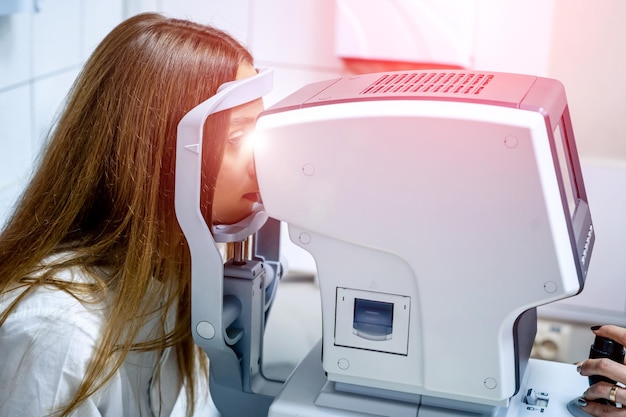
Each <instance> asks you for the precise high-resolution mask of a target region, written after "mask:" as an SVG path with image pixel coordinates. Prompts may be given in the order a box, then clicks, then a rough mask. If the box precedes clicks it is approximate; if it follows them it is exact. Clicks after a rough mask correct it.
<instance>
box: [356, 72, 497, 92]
mask: <svg viewBox="0 0 626 417" xmlns="http://www.w3.org/2000/svg"><path fill="white" fill-rule="evenodd" d="M493 77H494V75H492V74H473V73H459V72H430V73H428V72H425V73H424V72H422V73H404V74H403V73H397V74H387V75H383V76H381V77H380V78H379V79H378V80H376V81H375V82H374V83H372V84H371V85H369V86H368V87H367V88H365V89H364V90H363V91H361V92H360V94H403V93H431V94H432V93H438V94H461V95H463V94H480V92H481V91H482V90H483V88H485V86H486V85H487V84H489V82H490V81H491V80H492V79H493Z"/></svg>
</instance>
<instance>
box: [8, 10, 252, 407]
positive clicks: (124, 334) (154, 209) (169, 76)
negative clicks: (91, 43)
mask: <svg viewBox="0 0 626 417" xmlns="http://www.w3.org/2000/svg"><path fill="white" fill-rule="evenodd" d="M241 63H248V64H252V57H251V56H250V54H249V52H248V51H247V50H246V49H245V48H244V47H242V46H241V45H240V44H239V43H238V42H237V41H235V40H234V39H233V38H232V37H230V36H228V35H227V34H225V33H224V32H222V31H219V30H216V29H214V28H211V27H207V26H204V25H199V24H195V23H191V22H188V21H182V20H176V19H169V18H165V17H163V16H160V15H158V14H141V15H137V16H134V17H131V18H130V19H128V20H126V21H124V22H122V23H121V24H120V25H119V26H117V27H116V28H115V29H114V30H113V31H112V32H111V33H110V34H109V35H108V36H107V37H106V38H105V39H104V40H103V41H102V43H101V44H100V45H99V46H98V47H97V48H96V49H95V51H94V53H93V54H92V56H91V57H90V58H89V60H88V61H87V63H86V64H85V67H84V69H83V71H82V72H81V75H80V76H79V77H78V79H77V80H76V82H75V84H74V86H73V87H72V90H71V91H70V94H69V96H68V100H67V103H66V106H65V109H64V111H63V112H62V113H61V116H60V118H59V120H58V122H57V124H56V127H55V128H54V129H53V130H52V131H51V134H50V137H49V142H48V145H47V149H46V151H45V153H44V154H43V156H42V158H41V161H40V163H39V168H38V170H37V171H36V173H35V174H34V176H33V178H32V180H31V182H30V183H29V185H28V187H27V188H26V190H25V192H24V194H23V196H22V198H21V199H20V201H19V203H18V205H17V207H16V210H15V212H14V214H13V215H12V217H11V218H10V219H9V220H8V223H7V225H6V227H5V229H4V231H3V233H2V235H1V236H0V292H2V293H4V292H7V291H11V290H13V289H22V290H23V292H22V293H21V295H20V296H19V297H18V298H17V299H16V301H15V303H13V304H12V305H11V307H10V308H9V309H8V310H6V311H3V312H0V326H1V325H2V323H4V321H5V320H6V319H7V317H8V316H9V315H10V313H11V311H12V310H14V308H15V307H16V305H17V304H18V303H19V302H20V300H21V299H23V297H25V296H27V295H28V294H29V293H30V291H32V290H33V289H35V288H37V287H38V286H41V285H53V286H56V287H57V288H59V289H61V290H64V291H67V292H69V293H70V294H72V295H73V296H74V297H76V298H77V299H79V300H81V301H82V302H85V303H89V302H102V301H104V300H106V301H107V303H108V305H109V306H110V310H108V316H107V318H106V324H105V327H104V329H103V334H102V339H101V340H100V341H99V344H98V347H97V351H96V352H95V354H94V357H93V358H92V361H91V363H90V364H89V367H88V369H87V373H86V375H85V378H84V380H83V382H82V384H81V386H80V387H79V389H78V391H77V392H76V394H75V396H74V398H73V399H72V400H71V402H70V403H69V404H67V407H66V408H65V409H64V410H62V412H61V414H60V415H62V416H66V415H68V414H70V413H71V412H72V411H74V410H76V409H77V407H79V406H80V404H81V403H82V402H83V401H84V400H85V399H86V398H88V397H89V396H90V395H91V394H93V393H94V392H95V391H97V390H98V389H100V388H101V387H102V386H103V385H104V384H105V383H106V382H107V381H108V380H110V378H111V377H112V375H114V373H115V372H116V371H117V370H118V369H119V368H120V366H122V364H123V362H124V360H125V358H126V356H127V355H128V353H129V352H131V351H151V350H153V351H156V352H158V354H159V355H160V354H162V353H163V350H164V349H165V348H167V347H170V346H174V347H175V349H176V353H177V359H178V369H179V372H180V376H181V378H182V380H183V381H184V382H185V386H186V388H187V399H188V403H189V404H190V405H191V406H192V405H193V404H194V400H195V397H197V395H199V393H197V392H195V390H194V387H195V382H196V380H195V377H194V375H196V374H198V369H200V370H202V371H203V372H201V374H202V375H203V377H205V378H206V370H207V361H206V357H205V356H204V355H203V354H200V353H199V351H198V350H197V347H195V345H194V343H193V340H192V337H191V333H190V329H189V327H190V314H191V313H190V299H191V297H190V270H191V268H190V254H189V248H188V246H187V243H186V241H185V238H184V236H183V234H182V231H181V229H180V227H179V225H178V223H177V221H176V217H175V212H174V170H175V150H176V129H177V124H178V122H179V121H180V119H181V118H182V117H183V115H184V114H185V113H186V112H188V111H189V110H191V109H192V108H193V107H194V106H196V105H197V104H199V103H200V102H202V101H203V100H205V99H207V98H208V97H210V96H212V95H213V94H215V92H216V90H217V88H218V87H219V85H221V84H222V83H224V82H226V81H231V80H234V79H235V77H236V74H237V69H238V66H239V65H240V64H241ZM228 117H229V114H228V112H221V113H219V114H216V115H213V116H211V117H210V118H209V120H208V121H207V124H206V126H205V129H204V130H205V131H204V135H205V136H204V137H205V139H204V146H203V161H204V163H203V165H204V168H203V169H204V172H203V175H204V176H203V186H202V200H203V207H202V211H203V213H204V216H205V218H206V220H207V222H208V223H209V224H210V222H211V212H212V207H211V206H212V201H213V188H214V184H215V181H216V177H217V172H218V170H219V167H220V162H221V160H222V156H223V152H224V148H223V146H224V142H225V139H226V138H225V136H226V131H227V128H228ZM61 253H69V254H71V256H70V257H66V256H63V257H58V256H57V257H55V256H54V255H56V254H61ZM45 259H47V260H49V262H47V264H46V265H45V267H44V266H42V260H45ZM65 268H80V269H82V270H83V271H84V272H85V273H87V274H89V276H90V277H93V282H90V283H87V284H86V283H82V284H79V283H71V282H67V281H64V280H59V279H55V276H56V275H57V273H58V271H59V270H61V269H65ZM216 279H219V278H218V277H216ZM155 282H159V284H158V285H155ZM147 294H152V295H151V296H150V297H152V296H155V297H157V299H154V298H149V299H147V298H148V295H147ZM155 314H156V315H158V317H159V319H160V320H161V323H162V324H163V326H162V332H161V334H158V335H157V336H156V337H154V338H150V339H147V340H138V336H139V332H140V330H141V328H142V327H143V326H144V325H145V324H146V322H147V320H149V319H150V317H152V318H154V316H155ZM167 315H174V316H175V317H176V320H175V326H174V328H173V329H171V330H167V329H166V327H165V319H166V316H167ZM192 412H193V410H192V409H190V410H188V413H189V414H191V413H192Z"/></svg>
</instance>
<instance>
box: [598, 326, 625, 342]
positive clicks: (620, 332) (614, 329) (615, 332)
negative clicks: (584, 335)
mask: <svg viewBox="0 0 626 417" xmlns="http://www.w3.org/2000/svg"><path fill="white" fill-rule="evenodd" d="M592 331H593V333H594V334H596V335H598V336H602V337H608V338H609V339H613V340H615V341H616V342H618V343H620V344H622V345H626V328H624V327H620V326H614V325H612V324H605V325H604V326H600V328H598V329H596V330H592Z"/></svg>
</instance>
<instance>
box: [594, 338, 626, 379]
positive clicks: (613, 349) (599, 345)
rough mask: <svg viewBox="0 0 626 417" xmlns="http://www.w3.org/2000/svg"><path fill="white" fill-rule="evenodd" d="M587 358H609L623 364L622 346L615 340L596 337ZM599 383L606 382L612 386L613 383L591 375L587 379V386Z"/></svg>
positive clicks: (602, 377)
mask: <svg viewBox="0 0 626 417" xmlns="http://www.w3.org/2000/svg"><path fill="white" fill-rule="evenodd" d="M589 358H591V359H599V358H609V359H611V360H614V361H615V362H619V363H624V346H622V345H620V344H619V343H617V342H616V341H615V340H611V339H608V338H606V337H602V336H596V339H595V340H594V341H593V345H591V350H590V351H589ZM600 381H606V382H608V383H610V384H614V383H615V381H613V380H612V379H609V378H607V377H604V376H599V375H591V376H590V377H589V385H593V384H595V383H597V382H600Z"/></svg>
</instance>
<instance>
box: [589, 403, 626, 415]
mask: <svg viewBox="0 0 626 417" xmlns="http://www.w3.org/2000/svg"><path fill="white" fill-rule="evenodd" d="M582 409H583V410H585V412H586V413H588V414H591V415H592V416H594V417H626V408H617V407H614V406H612V405H610V404H600V403H596V402H593V401H587V405H586V406H585V407H582Z"/></svg>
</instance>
